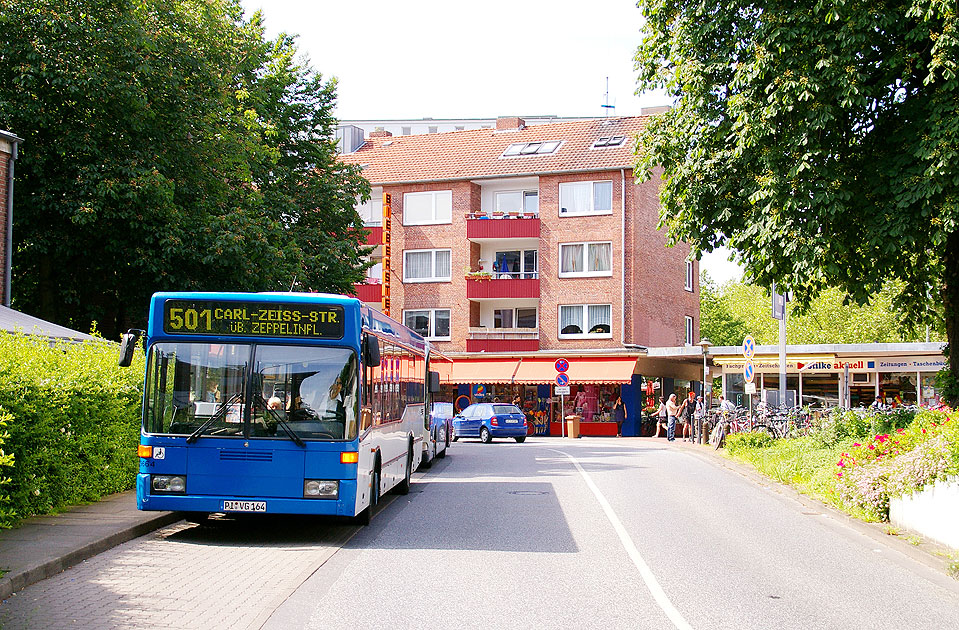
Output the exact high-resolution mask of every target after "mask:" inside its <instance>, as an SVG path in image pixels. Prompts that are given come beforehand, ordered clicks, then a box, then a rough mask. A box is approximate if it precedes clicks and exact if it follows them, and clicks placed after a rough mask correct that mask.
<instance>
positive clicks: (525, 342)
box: [466, 339, 539, 352]
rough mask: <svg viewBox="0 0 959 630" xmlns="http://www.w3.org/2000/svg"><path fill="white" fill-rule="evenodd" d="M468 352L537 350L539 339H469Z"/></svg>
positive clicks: (467, 341) (467, 342)
mask: <svg viewBox="0 0 959 630" xmlns="http://www.w3.org/2000/svg"><path fill="white" fill-rule="evenodd" d="M466 351H467V352H537V351H539V339H467V340H466Z"/></svg>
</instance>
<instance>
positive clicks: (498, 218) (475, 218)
mask: <svg viewBox="0 0 959 630" xmlns="http://www.w3.org/2000/svg"><path fill="white" fill-rule="evenodd" d="M466 238H468V239H477V238H539V215H538V214H530V213H526V214H523V213H518V212H512V213H506V214H503V213H492V214H485V213H479V214H475V213H469V214H467V215H466Z"/></svg>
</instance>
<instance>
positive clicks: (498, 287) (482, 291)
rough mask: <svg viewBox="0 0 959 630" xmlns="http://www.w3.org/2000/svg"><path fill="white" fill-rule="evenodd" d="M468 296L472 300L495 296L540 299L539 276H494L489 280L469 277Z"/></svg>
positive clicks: (467, 282) (467, 281)
mask: <svg viewBox="0 0 959 630" xmlns="http://www.w3.org/2000/svg"><path fill="white" fill-rule="evenodd" d="M466 297H467V298H469V299H471V300H483V299H487V300H489V299H493V298H537V299H539V278H526V279H513V278H509V279H506V278H503V279H500V278H492V279H489V280H474V279H473V278H467V279H466Z"/></svg>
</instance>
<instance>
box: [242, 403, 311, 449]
mask: <svg viewBox="0 0 959 630" xmlns="http://www.w3.org/2000/svg"><path fill="white" fill-rule="evenodd" d="M253 402H254V403H255V404H259V405H260V406H261V407H263V408H264V409H265V410H266V412H267V413H268V414H270V417H271V418H273V419H274V420H276V425H277V426H278V427H280V428H281V429H283V432H284V433H286V434H287V435H288V436H289V437H290V439H291V440H293V441H294V442H296V445H297V446H304V447H305V446H306V442H304V441H303V440H302V439H301V438H300V436H299V435H297V434H296V431H294V430H293V429H291V428H290V425H288V424H287V423H286V420H284V419H283V418H281V417H280V414H278V413H277V412H276V410H275V409H271V408H270V406H269V405H268V404H267V403H266V401H265V400H264V399H263V396H261V395H260V394H257V395H256V397H255V398H254V399H253Z"/></svg>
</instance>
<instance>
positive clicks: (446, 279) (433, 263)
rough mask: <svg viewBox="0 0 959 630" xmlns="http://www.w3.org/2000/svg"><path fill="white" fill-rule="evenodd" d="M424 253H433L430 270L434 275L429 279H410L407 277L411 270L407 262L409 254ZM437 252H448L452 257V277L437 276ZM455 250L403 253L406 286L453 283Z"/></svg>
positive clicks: (418, 250) (421, 250)
mask: <svg viewBox="0 0 959 630" xmlns="http://www.w3.org/2000/svg"><path fill="white" fill-rule="evenodd" d="M423 252H431V253H432V257H431V259H430V269H431V271H432V275H431V276H429V277H427V278H410V277H409V276H408V275H407V270H408V269H409V264H408V260H407V254H422V253H423ZM437 252H448V253H449V256H450V275H448V276H437V275H436V253H437ZM452 274H453V250H451V249H407V250H404V251H403V282H404V283H406V284H414V283H417V282H452V281H453V275H452Z"/></svg>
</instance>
